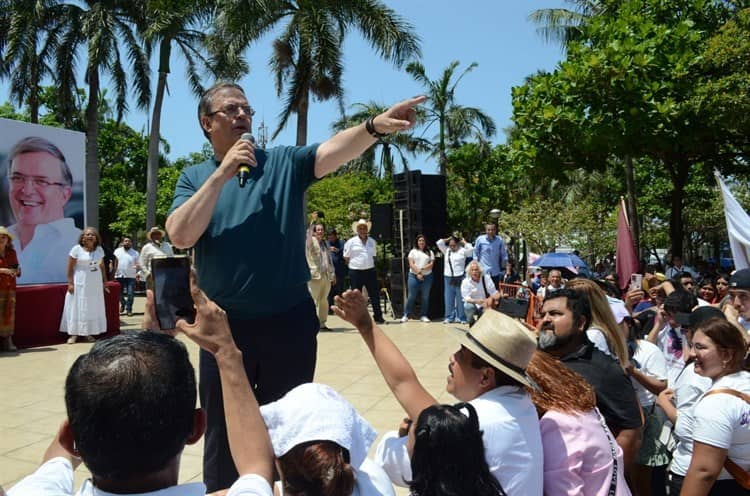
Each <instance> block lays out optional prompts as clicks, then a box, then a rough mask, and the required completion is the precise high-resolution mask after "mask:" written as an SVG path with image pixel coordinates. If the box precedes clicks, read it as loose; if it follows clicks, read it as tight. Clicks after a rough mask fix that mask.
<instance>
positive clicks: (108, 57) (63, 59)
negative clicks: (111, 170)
mask: <svg viewBox="0 0 750 496" xmlns="http://www.w3.org/2000/svg"><path fill="white" fill-rule="evenodd" d="M142 1H143V0H133V1H128V0H102V1H95V0H86V1H75V2H71V3H65V4H62V8H63V12H62V15H61V17H60V19H61V22H64V23H65V31H64V33H63V34H62V35H61V38H60V44H59V46H58V49H57V53H56V57H55V59H56V73H57V85H58V88H59V95H60V110H61V112H62V113H63V114H65V113H67V111H73V110H74V108H75V94H76V90H77V86H76V73H77V72H76V65H77V64H76V62H77V56H76V55H77V53H78V50H79V48H81V47H82V46H83V45H84V44H85V45H86V48H87V54H88V60H87V65H86V72H85V77H86V83H87V84H88V104H87V106H86V200H87V201H86V222H87V223H88V224H89V225H91V226H95V227H96V226H98V224H99V208H98V205H97V202H96V201H95V200H96V199H97V198H98V197H99V167H98V160H97V139H98V137H99V123H98V114H99V112H98V109H99V95H100V88H101V82H100V77H101V75H102V73H105V72H106V73H108V74H109V76H110V77H111V78H112V82H113V90H114V93H115V109H116V112H117V120H118V121H120V120H121V118H122V115H123V114H124V113H125V111H127V109H128V106H127V102H126V97H127V91H128V81H129V80H130V81H131V83H132V86H133V87H134V89H135V95H136V103H137V106H138V107H139V108H144V109H145V108H148V104H149V101H150V99H151V89H150V78H149V66H148V56H149V53H148V52H147V51H146V50H145V49H144V48H143V47H142V45H141V43H140V42H139V39H138V36H137V31H136V25H139V26H140V29H141V30H142V31H144V21H145V19H144V17H143V12H145V9H144V8H143V4H142ZM123 49H125V50H126V51H127V59H128V61H129V63H130V68H131V69H132V70H131V71H129V74H130V77H128V72H126V71H125V67H124V66H123V63H122V62H123V61H122V58H123V57H122V54H121V50H123Z"/></svg>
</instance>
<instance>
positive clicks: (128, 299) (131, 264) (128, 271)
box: [115, 237, 141, 317]
mask: <svg viewBox="0 0 750 496" xmlns="http://www.w3.org/2000/svg"><path fill="white" fill-rule="evenodd" d="M115 258H116V259H117V271H116V272H115V280H116V281H117V282H118V283H120V314H123V313H125V312H127V313H128V317H130V316H132V315H133V293H134V291H135V280H136V279H137V278H138V270H139V269H140V268H141V264H140V261H139V255H138V252H137V251H136V250H135V249H133V242H132V241H131V240H130V238H127V237H126V238H123V239H122V245H121V246H120V247H118V248H117V249H116V250H115Z"/></svg>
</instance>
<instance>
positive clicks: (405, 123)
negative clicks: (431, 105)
mask: <svg viewBox="0 0 750 496" xmlns="http://www.w3.org/2000/svg"><path fill="white" fill-rule="evenodd" d="M425 100H427V97H425V96H417V97H414V98H409V99H408V100H404V101H402V102H399V103H397V104H395V105H393V106H392V107H391V108H389V109H388V110H386V111H385V112H383V113H382V114H379V115H377V116H375V118H374V119H373V121H372V124H373V126H374V127H375V131H377V132H379V133H383V134H390V133H396V132H399V131H406V130H407V129H410V128H411V127H413V126H414V124H415V123H416V121H417V110H416V108H415V107H416V106H417V105H420V104H422V103H424V102H425Z"/></svg>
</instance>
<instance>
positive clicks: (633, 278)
mask: <svg viewBox="0 0 750 496" xmlns="http://www.w3.org/2000/svg"><path fill="white" fill-rule="evenodd" d="M642 284H643V274H630V290H631V291H632V290H634V289H641V288H642Z"/></svg>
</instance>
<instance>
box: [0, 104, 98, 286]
mask: <svg viewBox="0 0 750 496" xmlns="http://www.w3.org/2000/svg"><path fill="white" fill-rule="evenodd" d="M0 136H2V138H0V177H1V178H2V182H1V183H0V196H2V201H0V225H3V226H6V227H8V230H9V231H10V233H11V234H12V235H13V248H14V249H15V250H16V254H17V255H18V261H19V266H20V269H21V277H19V278H18V283H19V284H47V283H59V282H66V281H67V261H68V253H69V252H70V249H71V248H72V247H73V245H75V244H76V243H78V240H79V237H80V233H81V229H83V227H84V226H85V219H84V212H85V211H86V210H85V202H86V198H85V195H84V192H85V188H84V177H85V164H86V160H85V157H86V136H85V134H84V133H80V132H76V131H69V130H67V129H61V128H55V127H49V126H41V125H38V124H29V123H26V122H20V121H14V120H8V119H0Z"/></svg>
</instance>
